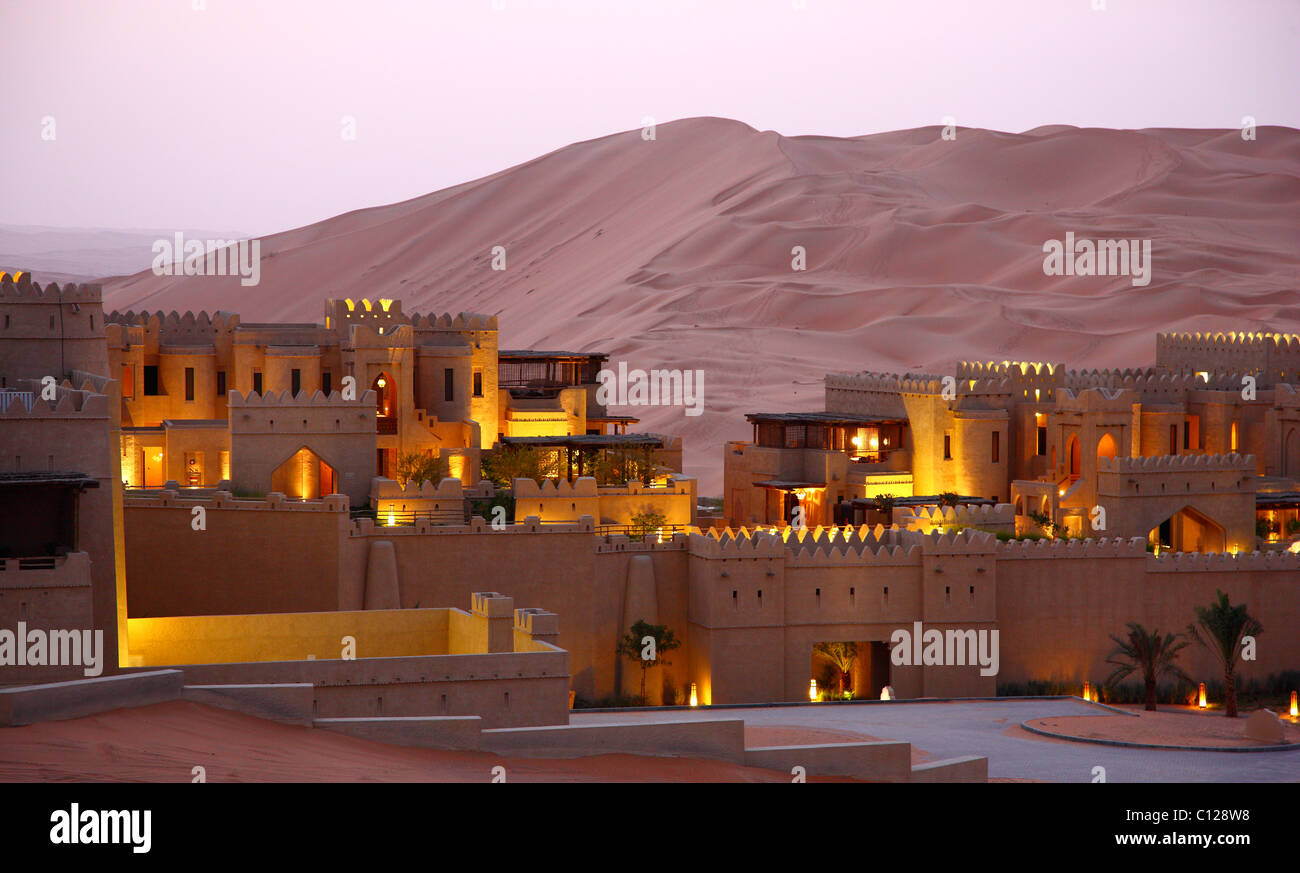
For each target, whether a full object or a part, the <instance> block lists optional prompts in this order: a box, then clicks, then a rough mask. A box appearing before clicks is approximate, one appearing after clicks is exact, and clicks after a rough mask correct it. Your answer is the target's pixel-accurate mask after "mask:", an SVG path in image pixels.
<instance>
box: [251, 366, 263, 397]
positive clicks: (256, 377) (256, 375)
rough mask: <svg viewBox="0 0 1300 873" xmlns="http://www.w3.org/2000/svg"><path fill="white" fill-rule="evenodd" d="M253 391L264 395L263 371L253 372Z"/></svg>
mask: <svg viewBox="0 0 1300 873" xmlns="http://www.w3.org/2000/svg"><path fill="white" fill-rule="evenodd" d="M253 391H255V392H256V393H258V394H261V393H262V371H261V370H254V371H253Z"/></svg>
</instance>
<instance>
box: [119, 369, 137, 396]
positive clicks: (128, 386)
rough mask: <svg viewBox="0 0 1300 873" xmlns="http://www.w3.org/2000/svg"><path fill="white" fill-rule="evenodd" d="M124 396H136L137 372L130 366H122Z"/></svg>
mask: <svg viewBox="0 0 1300 873" xmlns="http://www.w3.org/2000/svg"><path fill="white" fill-rule="evenodd" d="M122 396H123V397H134V396H135V370H133V369H131V365H130V364H123V365H122Z"/></svg>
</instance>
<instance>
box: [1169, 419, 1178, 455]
mask: <svg viewBox="0 0 1300 873" xmlns="http://www.w3.org/2000/svg"><path fill="white" fill-rule="evenodd" d="M1169 454H1171V455H1176V454H1178V425H1176V424H1171V425H1169Z"/></svg>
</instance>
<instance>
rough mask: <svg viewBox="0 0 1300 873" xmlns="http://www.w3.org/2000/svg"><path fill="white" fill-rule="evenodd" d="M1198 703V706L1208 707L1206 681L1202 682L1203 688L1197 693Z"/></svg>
mask: <svg viewBox="0 0 1300 873" xmlns="http://www.w3.org/2000/svg"><path fill="white" fill-rule="evenodd" d="M1196 705H1197V706H1198V707H1200V708H1201V709H1205V707H1206V702H1205V683H1204V682H1202V683H1201V690H1200V691H1199V692H1198V693H1197V698H1196Z"/></svg>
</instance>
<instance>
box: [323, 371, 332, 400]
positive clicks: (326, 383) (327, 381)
mask: <svg viewBox="0 0 1300 873" xmlns="http://www.w3.org/2000/svg"><path fill="white" fill-rule="evenodd" d="M333 389H334V374H333V373H331V372H330V371H329V370H326V371H325V372H324V373H321V374H320V390H321V391H322V392H324V394H325V396H327V397H328V396H329V393H330V391H332V390H333Z"/></svg>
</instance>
